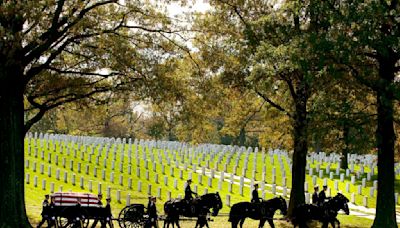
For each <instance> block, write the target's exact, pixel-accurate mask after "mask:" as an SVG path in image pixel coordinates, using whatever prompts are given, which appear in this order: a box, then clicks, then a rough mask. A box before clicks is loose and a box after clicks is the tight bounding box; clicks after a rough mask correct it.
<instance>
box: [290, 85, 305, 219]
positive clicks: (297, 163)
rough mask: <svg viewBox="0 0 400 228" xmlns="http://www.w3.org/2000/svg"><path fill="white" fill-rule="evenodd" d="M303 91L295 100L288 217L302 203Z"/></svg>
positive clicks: (303, 171)
mask: <svg viewBox="0 0 400 228" xmlns="http://www.w3.org/2000/svg"><path fill="white" fill-rule="evenodd" d="M303 90H305V89H303ZM303 92H305V91H303ZM303 92H299V93H298V96H297V99H296V100H295V103H296V111H295V114H294V126H293V139H294V152H293V167H292V190H291V192H290V202H289V210H288V217H292V215H293V210H294V208H295V207H296V206H297V205H299V204H302V203H304V181H305V178H306V163H307V96H306V95H305V93H303Z"/></svg>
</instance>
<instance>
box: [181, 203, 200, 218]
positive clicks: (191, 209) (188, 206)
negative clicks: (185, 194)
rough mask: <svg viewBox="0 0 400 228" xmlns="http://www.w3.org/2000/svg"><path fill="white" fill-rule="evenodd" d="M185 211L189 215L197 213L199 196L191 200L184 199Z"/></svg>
mask: <svg viewBox="0 0 400 228" xmlns="http://www.w3.org/2000/svg"><path fill="white" fill-rule="evenodd" d="M182 203H183V210H182V211H183V212H184V215H185V216H187V217H192V216H194V215H196V206H197V204H198V198H193V199H191V200H185V199H184V200H183V202H182Z"/></svg>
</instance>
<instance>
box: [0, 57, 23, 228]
mask: <svg viewBox="0 0 400 228" xmlns="http://www.w3.org/2000/svg"><path fill="white" fill-rule="evenodd" d="M21 75H22V71H21V70H18V69H15V68H8V69H6V67H4V65H3V66H1V67H0V161H1V166H0V183H1V187H0V202H1V204H2V205H1V209H0V227H2V228H3V227H11V228H14V227H31V226H30V224H29V221H28V218H27V216H26V211H25V191H24V135H25V134H24V104H23V89H22V87H23V86H22V85H23V83H22V76H21Z"/></svg>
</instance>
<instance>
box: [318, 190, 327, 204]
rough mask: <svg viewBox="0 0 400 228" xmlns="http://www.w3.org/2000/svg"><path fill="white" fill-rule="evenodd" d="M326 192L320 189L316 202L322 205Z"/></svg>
mask: <svg viewBox="0 0 400 228" xmlns="http://www.w3.org/2000/svg"><path fill="white" fill-rule="evenodd" d="M325 199H326V194H325V190H322V191H321V192H320V193H319V195H318V204H319V205H320V206H322V205H323V204H324V203H325Z"/></svg>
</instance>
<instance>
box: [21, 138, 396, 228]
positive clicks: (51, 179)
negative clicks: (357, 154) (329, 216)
mask: <svg viewBox="0 0 400 228" xmlns="http://www.w3.org/2000/svg"><path fill="white" fill-rule="evenodd" d="M33 141H34V139H31V143H30V144H28V140H25V158H26V160H29V167H26V170H25V173H27V174H29V175H30V180H29V184H28V183H27V184H26V190H25V195H26V207H27V213H28V216H29V217H30V218H31V220H32V221H38V220H39V219H40V213H41V202H42V200H43V196H44V195H45V194H48V193H49V192H50V183H53V184H54V190H55V192H57V191H59V189H60V188H61V187H62V190H63V191H73V192H90V189H89V181H91V183H92V189H91V190H92V193H93V194H97V193H98V186H99V184H101V187H102V192H103V194H106V193H107V189H109V190H110V195H111V198H112V208H113V212H114V217H118V213H119V211H121V210H122V208H124V207H125V205H126V199H127V197H128V195H130V203H143V204H145V205H146V204H147V196H148V193H149V191H150V190H149V187H150V185H151V191H150V194H151V195H157V192H158V190H160V191H161V198H159V199H158V201H157V208H158V209H159V211H162V210H161V209H162V205H163V203H164V202H165V201H166V200H167V195H168V194H167V193H168V192H170V193H171V197H172V198H176V197H178V196H183V191H184V183H185V180H186V179H187V178H188V177H189V173H192V180H193V182H194V183H193V184H192V189H194V187H195V186H197V191H198V193H199V194H203V193H204V191H205V189H207V190H208V192H210V193H211V192H219V193H220V195H221V198H222V201H223V203H224V207H223V209H222V211H221V212H222V213H224V214H226V213H228V212H229V210H230V207H228V206H226V205H225V202H226V195H228V194H229V195H230V197H231V198H230V201H231V205H232V204H234V203H237V202H241V201H248V200H249V199H250V188H249V187H245V188H244V192H243V195H240V194H239V185H235V184H234V185H232V192H229V190H228V187H229V184H228V182H222V185H221V188H219V186H218V182H219V179H217V178H214V179H212V186H211V187H209V186H208V177H207V176H203V178H202V183H199V179H198V178H199V174H198V173H195V172H193V170H192V169H193V168H192V166H191V165H190V163H188V164H187V169H184V168H183V167H184V166H185V164H184V162H185V161H188V157H187V156H186V157H185V155H184V153H177V152H171V151H169V150H167V151H165V152H164V151H163V150H161V149H156V148H153V149H152V151H150V150H149V149H148V148H146V149H144V147H141V146H139V147H138V154H139V159H136V156H135V153H136V152H135V151H136V148H135V146H134V145H132V148H131V151H132V152H131V154H132V155H131V156H132V160H131V161H130V163H129V157H128V153H127V151H128V144H125V145H122V144H112V145H111V146H110V148H109V149H107V146H104V147H103V148H99V146H97V147H94V146H93V145H87V146H83V145H80V146H78V144H76V143H73V142H68V143H66V144H62V143H60V144H56V145H55V146H56V152H54V151H52V149H50V148H53V146H54V145H53V142H51V141H50V143H49V146H48V147H45V146H44V144H45V141H44V140H43V141H42V144H41V146H40V148H39V149H38V150H37V152H35V150H36V149H35V147H33V146H32V142H33ZM35 144H36V146H38V145H39V140H36V141H35ZM28 147H30V149H29V151H30V153H28ZM67 148H70V149H69V150H67ZM42 151H43V152H42ZM68 151H69V152H68ZM91 151H93V152H91ZM107 151H108V153H107ZM122 151H125V153H123V156H121V154H122ZM49 154H51V157H49ZM90 154H92V155H90ZM56 156H57V157H58V162H56ZM89 156H91V161H90V162H89V160H90V159H89ZM218 156H219V155H218V154H217V155H216V156H215V157H214V160H211V162H209V165H210V168H211V169H212V168H218V170H219V171H221V170H223V169H224V166H225V163H226V162H227V159H228V156H227V155H225V156H224V157H222V158H221V162H219V163H217V162H216V161H217V159H218ZM238 156H239V155H238V154H234V155H233V157H232V158H231V161H230V162H229V163H227V165H226V166H227V172H226V176H225V178H227V177H229V176H230V175H229V173H230V172H233V169H234V165H235V161H236V158H237V157H238ZM245 156H246V155H245V153H242V154H241V155H240V157H239V162H238V166H237V175H239V176H240V175H241V174H242V169H243V167H245V166H246V159H245ZM254 156H257V161H259V162H256V163H254V162H253V160H254ZM97 157H98V159H97ZM151 158H153V159H151ZM168 158H169V159H168ZM203 158H204V159H203ZM208 159H211V155H210V154H208V155H206V156H204V157H203V155H202V154H201V153H199V154H198V157H195V156H194V157H193V163H194V164H196V165H197V168H198V169H199V168H200V165H201V166H206V163H207V162H206V161H207V160H208ZM272 159H273V164H272V161H271V158H270V157H269V156H265V160H266V161H265V163H266V164H267V165H266V171H267V172H266V177H265V179H266V182H267V183H269V184H270V181H271V179H272V169H273V167H275V169H276V174H277V175H276V183H277V185H281V183H282V178H281V172H282V170H281V169H280V165H279V158H278V156H277V155H275V156H274V157H273V158H272ZM281 159H282V161H283V164H284V165H283V166H284V169H285V172H286V176H287V182H286V183H287V186H288V187H289V188H290V185H291V173H290V169H289V166H288V164H287V161H286V158H284V157H282V158H281ZM97 160H98V163H97ZM151 160H154V162H153V163H152V162H151ZM168 160H170V164H168ZM261 160H262V154H261V153H257V154H255V153H250V154H249V157H248V159H247V171H246V177H247V178H251V177H252V170H253V167H254V166H255V167H256V170H257V172H256V177H255V179H256V180H257V181H260V180H261V179H262V176H261V175H262V167H263V163H262V161H261ZM63 161H65V166H64V165H63V163H64V162H63ZM71 161H72V162H73V163H72V164H73V165H72V168H71V166H70V165H71ZM260 161H261V162H260ZM198 162H199V163H198ZM56 163H57V164H56ZM146 163H147V169H146V168H145V166H146ZM176 163H178V167H176ZM34 164H36V170H35V171H34V169H33V167H34ZM78 164H80V167H81V170H80V172H79V171H78ZM104 164H105V165H106V166H104ZM120 164H122V167H120ZM326 165H327V164H325V163H323V164H321V169H325V166H326ZM41 166H43V173H41V172H40V169H41ZM113 166H114V167H113ZM129 166H130V167H131V174H129V173H128V167H129ZM162 166H164V167H165V169H164V173H163V172H162ZM49 167H50V169H51V172H50V175H49V173H48V171H49ZM171 167H173V169H171ZM311 167H315V164H312V165H311ZM87 168H88V170H89V172H88V173H86V169H87ZM120 168H122V172H121V169H120ZM358 168H359V167H358V166H356V169H358ZM95 169H97V173H96V174H97V175H96V176H94V170H95ZM331 169H332V170H334V169H335V166H331ZM57 170H59V171H58V172H60V178H59V179H56V172H57ZM171 171H172V172H173V173H171ZM102 172H105V178H104V179H103V178H102ZM138 172H139V173H140V177H138ZM146 172H148V175H149V178H148V179H147V178H145V175H146ZM180 172H182V178H180V175H179V174H180ZM64 173H68V176H67V181H66V182H65V181H64ZM73 174H75V182H76V183H75V185H73V184H72V177H73ZM216 174H217V175H219V173H217V172H216ZM111 175H113V176H114V180H113V181H112V180H111ZM156 175H158V183H156V182H155V176H156ZM172 175H173V176H172ZM35 177H36V178H37V179H38V186H37V187H35V186H34V185H33V182H34V178H35ZM81 177H82V178H83V179H84V183H83V184H84V186H83V188H81V187H80V178H81ZM120 177H122V180H123V183H122V185H121V184H120V183H119V179H120ZM165 177H167V178H168V180H167V184H165V183H164V178H165ZM325 177H326V176H325ZM334 178H335V179H336V178H337V179H338V178H339V177H338V176H335V177H334ZM373 178H376V175H375V176H374V177H373ZM396 178H397V179H396V191H397V192H398V190H399V189H398V187H399V186H400V184H399V183H400V180H399V177H398V176H397V177H396ZM129 179H131V182H132V187H131V188H129V187H128V180H129ZM328 179H329V177H328ZM335 179H334V180H335ZM43 180H46V189H45V190H43V189H42V181H43ZM334 180H328V184H329V186H330V187H331V188H332V194H336V191H334V190H333V182H334ZM306 181H307V182H308V183H309V192H311V190H312V181H311V177H309V176H308V175H307V176H306ZM317 181H318V184H320V185H322V182H323V179H319V178H318V180H317ZM349 181H350V179H349V177H348V178H346V179H345V182H343V183H341V182H340V183H339V189H341V190H342V192H343V193H344V194H345V195H346V196H347V197H348V198H350V193H346V192H345V191H344V189H345V183H346V182H349ZM139 182H140V183H141V186H142V189H141V191H139V189H138V185H139ZM174 182H176V184H177V187H176V188H175V187H174ZM358 184H360V183H358V182H357V183H356V185H358ZM356 185H355V186H356ZM355 186H353V185H351V191H355V190H356V187H355ZM368 187H371V184H369V185H368ZM266 189H267V190H270V189H269V188H267V187H266ZM117 194H120V201H119V202H118V201H117ZM363 194H364V195H368V196H369V190H368V188H367V189H366V190H365V193H364V192H363ZM375 197H376V195H375V196H374V197H369V199H368V206H369V207H374V206H375V200H376V198H375ZM266 198H267V199H270V198H273V195H272V194H271V193H268V192H267V193H266ZM356 203H357V204H361V203H362V196H356ZM340 221H343V222H342V224H349V225H352V226H342V227H370V226H371V224H372V220H368V219H363V218H358V217H354V216H341V217H340ZM185 224H187V226H190V227H193V226H194V225H193V224H192V223H191V222H185ZM212 224H213V225H212V226H213V227H217V226H220V227H229V226H230V224H228V223H227V218H226V217H225V218H224V217H218V218H216V219H215V222H213V223H212ZM248 224H249V225H248V227H254V226H253V225H252V224H254V223H251V220H249V221H248ZM250 224H251V225H250ZM184 227H186V225H185V226H184ZM278 227H285V224H284V223H281V224H279V226H278Z"/></svg>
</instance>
